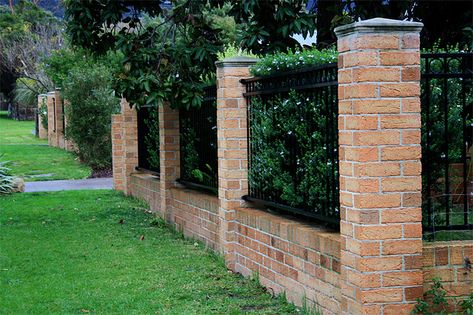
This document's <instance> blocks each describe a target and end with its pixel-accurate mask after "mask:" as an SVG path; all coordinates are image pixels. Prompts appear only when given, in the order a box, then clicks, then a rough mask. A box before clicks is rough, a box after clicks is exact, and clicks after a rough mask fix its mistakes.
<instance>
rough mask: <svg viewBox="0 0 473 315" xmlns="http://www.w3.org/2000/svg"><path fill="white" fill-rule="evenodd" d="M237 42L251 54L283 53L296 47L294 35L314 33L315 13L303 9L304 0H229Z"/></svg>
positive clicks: (305, 35)
mask: <svg viewBox="0 0 473 315" xmlns="http://www.w3.org/2000/svg"><path fill="white" fill-rule="evenodd" d="M231 3H232V4H233V11H232V13H233V14H234V15H235V19H236V21H237V23H239V24H241V29H240V30H239V34H238V42H239V43H241V46H242V47H243V48H245V49H248V50H249V51H251V52H252V53H254V54H257V55H264V54H268V53H273V52H277V51H280V52H285V51H287V50H294V49H296V48H298V47H299V44H298V43H297V41H296V40H295V39H293V38H292V37H291V35H294V34H301V35H302V36H304V37H307V36H312V35H313V34H314V32H315V14H313V13H312V12H309V11H307V10H306V8H305V6H306V3H307V1H305V0H275V1H265V0H246V1H240V0H232V1H231Z"/></svg>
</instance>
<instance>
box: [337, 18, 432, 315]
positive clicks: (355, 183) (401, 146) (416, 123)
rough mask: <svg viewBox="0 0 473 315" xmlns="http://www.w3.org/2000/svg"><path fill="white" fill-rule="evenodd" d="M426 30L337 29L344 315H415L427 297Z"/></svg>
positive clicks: (373, 24) (384, 22)
mask: <svg viewBox="0 0 473 315" xmlns="http://www.w3.org/2000/svg"><path fill="white" fill-rule="evenodd" d="M421 28H422V23H418V22H408V21H396V20H388V19H381V18H376V19H371V20H366V21H360V22H355V23H353V24H349V25H345V26H341V27H338V28H336V29H335V33H336V34H337V37H338V51H339V53H340V57H339V70H338V82H339V88H338V92H339V149H340V152H339V157H340V205H341V227H340V232H341V235H342V246H341V248H342V252H341V266H342V268H341V272H342V280H341V289H342V312H343V314H399V315H400V314H409V313H410V310H411V309H412V307H413V305H414V303H415V299H416V298H418V297H420V296H422V283H423V276H422V270H421V267H422V256H421V255H422V224H421V220H422V211H421V186H422V184H421V182H422V181H421V160H420V158H421V146H420V141H421V135H420V126H421V116H420V98H419V96H420V84H419V81H420V54H419V32H420V30H421Z"/></svg>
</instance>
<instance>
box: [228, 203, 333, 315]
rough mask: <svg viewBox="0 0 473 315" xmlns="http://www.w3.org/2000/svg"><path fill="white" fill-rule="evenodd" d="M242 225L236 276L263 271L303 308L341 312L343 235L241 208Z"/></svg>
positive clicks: (269, 283) (266, 281)
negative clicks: (303, 306) (341, 250)
mask: <svg viewBox="0 0 473 315" xmlns="http://www.w3.org/2000/svg"><path fill="white" fill-rule="evenodd" d="M236 222H237V223H236V245H235V252H236V262H235V271H236V272H239V273H242V274H243V275H246V276H251V275H252V274H254V273H257V274H258V276H259V279H260V282H261V283H262V284H263V285H265V286H266V287H268V288H270V291H271V292H273V293H275V294H279V293H283V292H285V294H286V297H287V298H288V300H289V301H292V302H294V303H296V304H298V305H301V304H302V303H306V305H307V306H310V307H313V306H314V305H315V304H317V306H318V309H319V310H321V311H322V312H323V314H325V315H327V314H339V313H340V234H339V233H337V232H334V231H330V230H326V229H323V228H321V227H318V226H316V225H310V224H307V223H303V222H302V221H300V220H297V219H295V218H293V217H289V216H282V215H275V214H270V213H268V212H265V211H261V210H258V209H253V208H240V209H238V211H237V217H236ZM304 298H305V299H306V301H303V300H304Z"/></svg>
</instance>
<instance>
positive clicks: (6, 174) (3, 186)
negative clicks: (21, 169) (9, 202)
mask: <svg viewBox="0 0 473 315" xmlns="http://www.w3.org/2000/svg"><path fill="white" fill-rule="evenodd" d="M14 179H15V178H14V177H13V176H12V174H11V170H10V168H8V167H7V162H4V161H0V195H4V194H8V193H10V192H11V191H12V189H13V186H14Z"/></svg>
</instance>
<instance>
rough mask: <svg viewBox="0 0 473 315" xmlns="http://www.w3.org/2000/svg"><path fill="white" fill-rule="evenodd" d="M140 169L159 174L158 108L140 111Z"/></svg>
mask: <svg viewBox="0 0 473 315" xmlns="http://www.w3.org/2000/svg"><path fill="white" fill-rule="evenodd" d="M137 118H138V122H137V123H138V168H139V169H140V170H144V171H148V172H152V173H157V174H159V169H160V160H159V112H158V108H157V107H151V106H143V107H141V108H140V109H138V112H137Z"/></svg>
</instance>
